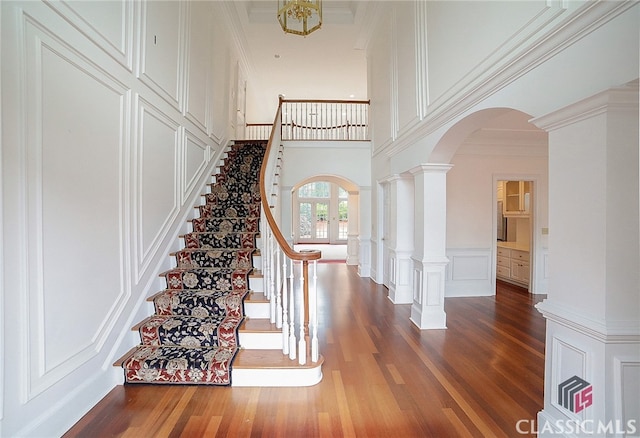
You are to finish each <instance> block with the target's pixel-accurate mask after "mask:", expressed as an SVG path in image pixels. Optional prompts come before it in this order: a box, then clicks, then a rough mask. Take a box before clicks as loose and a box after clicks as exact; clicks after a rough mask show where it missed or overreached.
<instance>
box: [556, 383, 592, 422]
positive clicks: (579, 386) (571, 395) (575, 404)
mask: <svg viewBox="0 0 640 438" xmlns="http://www.w3.org/2000/svg"><path fill="white" fill-rule="evenodd" d="M592 391H593V386H591V384H590V383H589V382H587V381H585V380H583V379H581V378H580V377H578V376H573V377H571V378H570V379H567V380H565V381H564V382H562V383H561V384H559V385H558V404H559V405H560V406H562V407H563V408H565V409H568V410H570V411H571V412H573V413H576V414H577V413H578V412H580V411H582V410H583V409H585V408H588V407H589V406H591V404H593V394H592Z"/></svg>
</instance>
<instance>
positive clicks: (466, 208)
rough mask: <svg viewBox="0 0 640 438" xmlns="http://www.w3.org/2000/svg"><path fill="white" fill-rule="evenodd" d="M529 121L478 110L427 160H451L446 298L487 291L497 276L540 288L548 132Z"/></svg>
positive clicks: (514, 113) (504, 111)
mask: <svg viewBox="0 0 640 438" xmlns="http://www.w3.org/2000/svg"><path fill="white" fill-rule="evenodd" d="M530 119H531V116H530V115H528V114H526V113H523V112H521V111H518V110H515V109H511V108H491V109H485V110H481V111H478V112H476V113H473V114H471V115H469V116H467V117H466V118H464V119H463V120H461V121H460V122H458V123H457V124H455V125H454V126H453V127H452V128H451V129H450V130H449V131H447V133H446V134H445V135H444V136H443V137H442V139H441V140H440V141H439V142H438V144H437V146H436V147H435V148H434V152H433V154H432V160H430V161H432V162H435V161H433V159H439V160H446V163H448V164H452V165H453V167H452V168H451V170H450V171H449V172H448V174H447V189H446V190H447V226H446V228H447V230H446V235H447V239H446V240H447V243H446V246H447V257H448V259H449V265H448V267H447V270H448V274H447V280H446V281H447V285H446V296H465V295H487V294H489V293H493V291H495V284H496V279H499V280H504V281H507V282H510V283H513V284H516V285H518V286H522V287H524V288H526V289H528V290H529V291H530V292H532V293H546V281H547V274H546V271H545V269H544V266H545V265H546V258H547V256H548V254H547V246H548V245H547V232H546V230H547V229H548V228H547V227H548V225H547V222H548V212H547V210H548V207H547V205H548V201H547V199H548V193H547V192H548V190H547V187H548V136H547V133H546V132H545V131H543V130H541V129H539V128H537V127H536V126H534V125H532V124H531V123H529V120H530ZM440 162H445V161H440ZM470 213H472V214H470Z"/></svg>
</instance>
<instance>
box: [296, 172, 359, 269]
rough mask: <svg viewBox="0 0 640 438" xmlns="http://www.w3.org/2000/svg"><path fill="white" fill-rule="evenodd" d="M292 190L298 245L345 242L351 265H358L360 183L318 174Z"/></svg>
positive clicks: (348, 261) (347, 256) (348, 262)
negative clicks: (358, 184)
mask: <svg viewBox="0 0 640 438" xmlns="http://www.w3.org/2000/svg"><path fill="white" fill-rule="evenodd" d="M291 193H292V205H291V211H292V218H291V227H292V237H293V243H294V245H300V244H326V245H344V246H345V247H346V256H345V258H346V261H347V264H357V263H358V259H359V257H358V253H359V248H358V235H359V214H358V213H359V189H358V186H357V185H356V184H354V183H352V182H351V181H349V180H347V179H345V178H341V177H338V176H334V175H318V176H314V177H312V178H308V179H305V180H304V181H301V182H300V183H298V184H296V185H295V186H294V187H293V189H292V191H291Z"/></svg>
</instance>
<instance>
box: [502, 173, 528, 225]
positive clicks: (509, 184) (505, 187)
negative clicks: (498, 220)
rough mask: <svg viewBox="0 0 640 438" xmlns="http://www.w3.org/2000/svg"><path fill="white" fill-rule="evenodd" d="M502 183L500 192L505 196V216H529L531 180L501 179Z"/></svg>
mask: <svg viewBox="0 0 640 438" xmlns="http://www.w3.org/2000/svg"><path fill="white" fill-rule="evenodd" d="M501 183H502V187H499V188H498V193H499V194H500V193H501V194H502V196H503V203H502V206H503V212H502V213H503V214H504V216H505V217H514V216H515V217H522V216H529V211H530V202H531V181H501ZM499 196H500V195H499Z"/></svg>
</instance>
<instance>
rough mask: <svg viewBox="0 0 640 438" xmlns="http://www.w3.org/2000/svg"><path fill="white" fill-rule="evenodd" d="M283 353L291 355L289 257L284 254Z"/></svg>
mask: <svg viewBox="0 0 640 438" xmlns="http://www.w3.org/2000/svg"><path fill="white" fill-rule="evenodd" d="M282 275H283V277H284V281H283V282H282V353H283V354H289V309H288V307H287V304H288V300H289V296H288V294H289V287H288V286H289V279H288V278H287V256H286V255H285V254H284V252H283V253H282Z"/></svg>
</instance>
